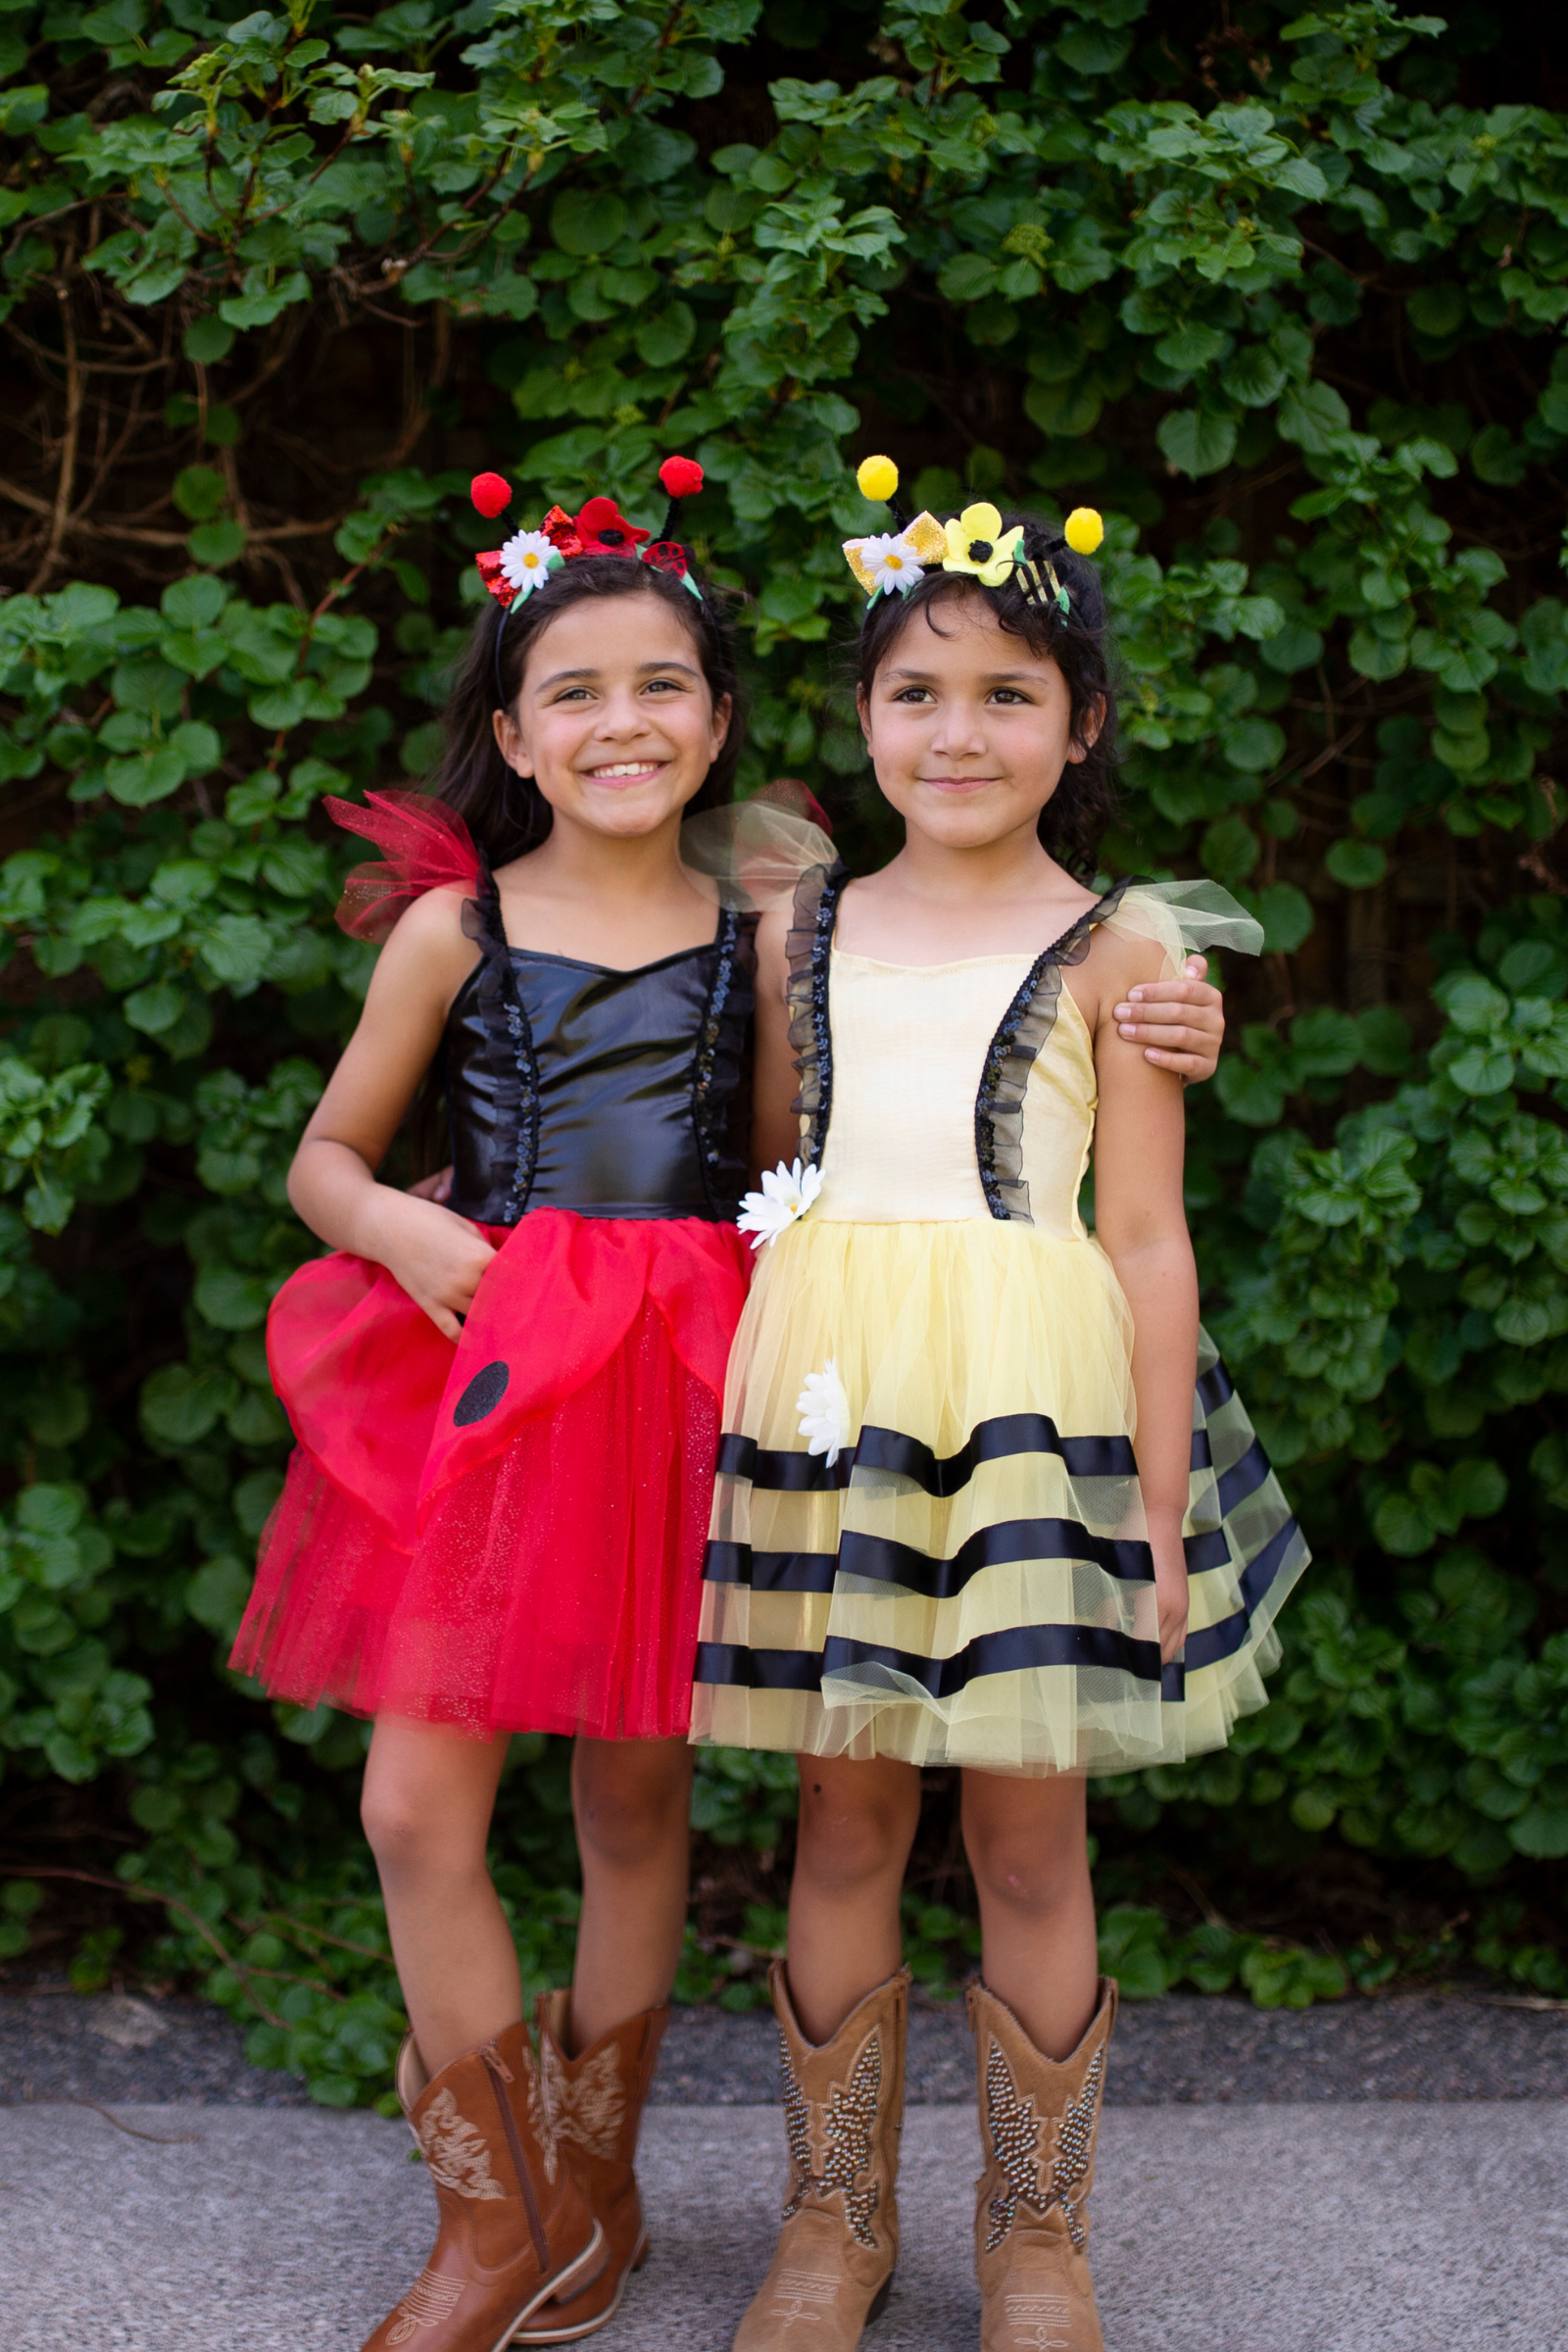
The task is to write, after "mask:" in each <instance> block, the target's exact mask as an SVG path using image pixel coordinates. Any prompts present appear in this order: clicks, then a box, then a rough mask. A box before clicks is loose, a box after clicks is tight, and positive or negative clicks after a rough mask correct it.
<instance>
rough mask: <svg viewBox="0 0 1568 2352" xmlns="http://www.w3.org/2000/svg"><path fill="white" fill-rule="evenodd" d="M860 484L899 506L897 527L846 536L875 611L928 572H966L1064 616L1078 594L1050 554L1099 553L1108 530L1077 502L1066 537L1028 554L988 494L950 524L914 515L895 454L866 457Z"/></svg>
mask: <svg viewBox="0 0 1568 2352" xmlns="http://www.w3.org/2000/svg"><path fill="white" fill-rule="evenodd" d="M855 480H856V485H857V487H858V490H859V493H860V496H861V497H862V498H869V499H876V500H880V501H884V502H885V503H886V504H887V505H888V506H890V507H891V508H892V510H893V520H894V522H895V524H896V525H897V528H896V529H894V530H891V531H884V532H881V533H880V534H878V535H877V536H875V537H873V538H869V539H846V540H845V542H844V555H845V560H846V562H847V563H848V564H849V566H850V569H851V570H852V571H853V572H854V574H855V576H856V578H857V579H858V581H859V583H860V586H861V587H862V588H863V589H864V590H865V592H866V595H867V597H868V598H869V600H870V605H869V608H868V609H869V610H873V611H874V609H875V606H876V601H877V598H878V597H879V596H892V595H894V594H895V593H897V594H898V595H900V596H907V595H908V594H909V591H910V590H911V589H912V588H914V587H916V586H917V585H918V584H919V582H920V581H921V580H922V579H923V578H924V576H925V574H926V573H927V572H928V571H936V570H941V571H956V572H967V573H968V575H969V577H970V578H971V579H972V580H975V581H976V582H978V584H979V585H980V586H981V587H982V588H1002V587H1005V585H1006V584H1007V582H1008V581H1009V580H1010V581H1011V582H1012V583H1013V584H1014V585H1015V586H1016V587H1018V588H1020V589H1021V590H1022V591H1023V594H1024V596H1025V597H1026V598H1027V599H1028V601H1029V603H1030V604H1032V605H1038V606H1040V607H1041V609H1042V610H1046V609H1047V608H1048V607H1049V606H1050V605H1054V606H1055V608H1056V610H1057V612H1058V613H1061V614H1062V615H1063V616H1064V617H1065V615H1066V614H1067V613H1070V612H1071V611H1072V599H1071V597H1070V596H1069V595H1068V593H1067V591H1066V589H1065V588H1064V587H1063V586H1062V584H1061V580H1060V578H1059V577H1058V575H1057V571H1056V567H1055V565H1054V564H1053V563H1052V561H1051V558H1052V556H1053V555H1054V553H1055V551H1056V550H1057V549H1058V548H1062V547H1070V548H1071V549H1072V551H1073V553H1074V555H1078V556H1092V555H1093V554H1094V552H1095V549H1096V548H1097V547H1098V546H1099V545H1100V542H1101V541H1102V539H1103V537H1104V535H1105V527H1104V524H1103V522H1102V521H1101V519H1100V516H1099V515H1097V514H1096V512H1095V510H1094V508H1093V507H1074V509H1073V511H1072V513H1071V514H1070V515H1068V517H1067V520H1066V523H1065V524H1064V526H1063V529H1062V534H1061V537H1060V538H1059V539H1054V540H1051V541H1048V543H1047V545H1046V546H1045V548H1044V549H1039V547H1038V542H1037V553H1036V554H1035V555H1034V556H1032V557H1031V556H1029V555H1027V554H1026V553H1025V552H1024V528H1023V525H1022V523H1016V524H1014V526H1013V528H1012V529H1011V530H1010V531H1005V530H1004V529H1003V527H1002V516H1001V515H999V514H998V513H997V510H996V508H995V507H994V506H992V505H991V503H990V501H989V500H987V499H981V500H979V501H977V503H976V504H975V505H974V506H972V507H965V508H964V510H963V513H962V514H961V515H956V517H955V518H954V520H953V521H951V522H938V520H937V518H936V516H935V515H925V514H921V515H915V516H914V517H913V518H912V519H911V518H910V517H909V515H907V513H906V512H905V510H904V508H903V507H901V506H900V504H899V502H898V487H899V469H898V467H897V466H895V465H894V463H893V460H892V459H891V458H866V459H864V460H863V461H862V462H861V464H860V466H859V467H858V469H857V472H856V476H855Z"/></svg>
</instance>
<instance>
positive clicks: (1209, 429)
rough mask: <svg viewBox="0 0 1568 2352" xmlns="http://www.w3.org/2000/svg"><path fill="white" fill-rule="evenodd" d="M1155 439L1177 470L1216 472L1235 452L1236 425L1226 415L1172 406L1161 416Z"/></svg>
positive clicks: (1163, 454) (1227, 462)
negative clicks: (1218, 415) (1220, 415)
mask: <svg viewBox="0 0 1568 2352" xmlns="http://www.w3.org/2000/svg"><path fill="white" fill-rule="evenodd" d="M1154 438H1155V440H1156V441H1157V442H1158V443H1159V447H1160V454H1161V455H1162V456H1163V457H1164V458H1165V459H1167V460H1168V462H1169V463H1170V464H1171V465H1172V466H1175V468H1176V470H1177V472H1178V473H1189V474H1203V473H1217V472H1218V471H1219V469H1220V467H1221V466H1228V465H1229V464H1230V462H1231V459H1232V458H1233V457H1234V456H1235V454H1236V427H1235V425H1234V424H1233V423H1232V422H1231V421H1230V419H1229V417H1216V416H1214V415H1212V414H1210V413H1205V412H1204V411H1203V410H1201V409H1172V410H1171V411H1170V412H1169V413H1168V414H1167V415H1166V416H1164V417H1161V418H1160V420H1159V430H1158V431H1157V432H1156V434H1155V435H1154Z"/></svg>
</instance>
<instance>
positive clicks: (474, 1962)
mask: <svg viewBox="0 0 1568 2352" xmlns="http://www.w3.org/2000/svg"><path fill="white" fill-rule="evenodd" d="M506 1753H507V1740H506V1738H505V1737H503V1738H501V1739H498V1740H470V1739H466V1738H465V1737H464V1736H463V1734H462V1733H460V1732H453V1731H448V1730H446V1729H445V1728H444V1727H442V1726H440V1725H436V1724H429V1723H411V1722H409V1721H408V1720H407V1719H406V1718H404V1717H402V1716H395V1715H382V1716H379V1717H378V1718H377V1720H376V1726H375V1731H374V1734H373V1736H372V1738H371V1740H370V1753H369V1756H368V1760H367V1762H366V1767H365V1788H364V1792H363V1794H362V1796H361V1800H360V1813H361V1818H362V1820H363V1821H364V1824H365V1834H366V1836H367V1838H368V1839H369V1841H370V1851H371V1852H372V1853H373V1854H374V1856H375V1867H376V1869H377V1870H378V1871H379V1872H380V1874H381V1890H382V1892H383V1894H384V1895H385V1896H386V1919H387V1927H388V1930H389V1931H390V1933H391V1936H392V1957H393V1959H394V1960H395V1961H396V1963H397V1971H398V1982H399V1984H400V1985H402V1987H403V1999H404V2003H405V2006H406V2007H407V2009H408V2013H409V2023H410V2025H411V2026H412V2027H413V2028H414V2037H415V2040H416V2042H417V2045H418V2051H419V2056H420V2057H421V2058H422V2059H423V2061H424V2064H425V2066H426V2067H427V2069H428V2070H429V2072H430V2073H431V2074H432V2075H434V2074H438V2073H439V2072H440V2070H441V2068H442V2067H444V2066H446V2065H447V2064H449V2063H450V2061H451V2060H452V2059H454V2058H457V2057H460V2056H461V2055H462V2053H463V2052H464V2051H465V2050H471V2049H474V2048H476V2047H477V2046H479V2045H480V2044H481V2043H483V2042H487V2041H491V2040H493V2039H494V2037H495V2036H496V2034H499V2033H501V2032H502V2031H503V2030H504V2029H505V2028H506V2027H508V2026H512V2025H515V2024H516V2022H517V2020H518V2018H519V2017H521V2015H522V1984H521V1980H520V1979H519V1977H518V1974H517V1951H516V1946H515V1943H514V1942H513V1940H512V1930H511V1929H510V1928H509V1927H508V1925H507V1922H506V1918H505V1916H504V1914H503V1912H502V1909H501V1905H500V1903H499V1901H498V1900H497V1899H496V1890H495V1888H494V1887H493V1886H492V1885H491V1883H490V1873H489V1870H488V1869H487V1867H486V1864H485V1848H486V1846H487V1845H488V1843H489V1838H490V1816H491V1813H492V1812H493V1811H494V1809H495V1800H496V1784H497V1782H498V1781H499V1780H500V1778H501V1767H502V1764H503V1763H504V1762H505V1760H506Z"/></svg>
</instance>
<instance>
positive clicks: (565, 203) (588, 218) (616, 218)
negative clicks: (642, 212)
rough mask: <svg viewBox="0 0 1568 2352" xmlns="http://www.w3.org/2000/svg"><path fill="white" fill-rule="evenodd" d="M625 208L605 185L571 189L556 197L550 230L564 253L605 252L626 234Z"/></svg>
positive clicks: (589, 253) (584, 254)
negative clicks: (602, 186)
mask: <svg viewBox="0 0 1568 2352" xmlns="http://www.w3.org/2000/svg"><path fill="white" fill-rule="evenodd" d="M626 220H627V215H626V207H625V206H624V205H623V204H622V202H621V200H620V198H619V197H618V196H614V195H612V194H611V192H610V190H609V189H608V188H574V189H570V190H568V191H567V193H566V194H565V195H564V196H558V197H557V198H556V201H555V204H554V206H553V207H552V209H551V214H550V233H551V235H552V236H553V237H554V238H555V240H556V243H557V244H558V245H559V246H560V248H561V250H562V252H563V253H574V254H580V255H583V256H588V255H592V254H600V253H608V252H609V251H610V248H611V247H612V246H613V245H618V244H619V243H620V240H621V238H622V237H623V236H624V235H625V233H626Z"/></svg>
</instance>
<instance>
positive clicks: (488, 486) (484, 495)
mask: <svg viewBox="0 0 1568 2352" xmlns="http://www.w3.org/2000/svg"><path fill="white" fill-rule="evenodd" d="M468 496H469V497H470V498H471V499H472V501H473V503H474V505H475V506H476V507H477V508H478V510H479V512H480V514H481V515H485V516H486V517H487V518H488V517H493V516H494V515H499V514H500V512H501V510H502V508H503V507H510V506H511V504H512V484H511V483H510V482H508V481H504V480H503V479H502V477H501V475H500V474H499V473H476V474H475V475H474V477H473V479H472V481H471V482H470V483H469V484H468Z"/></svg>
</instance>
